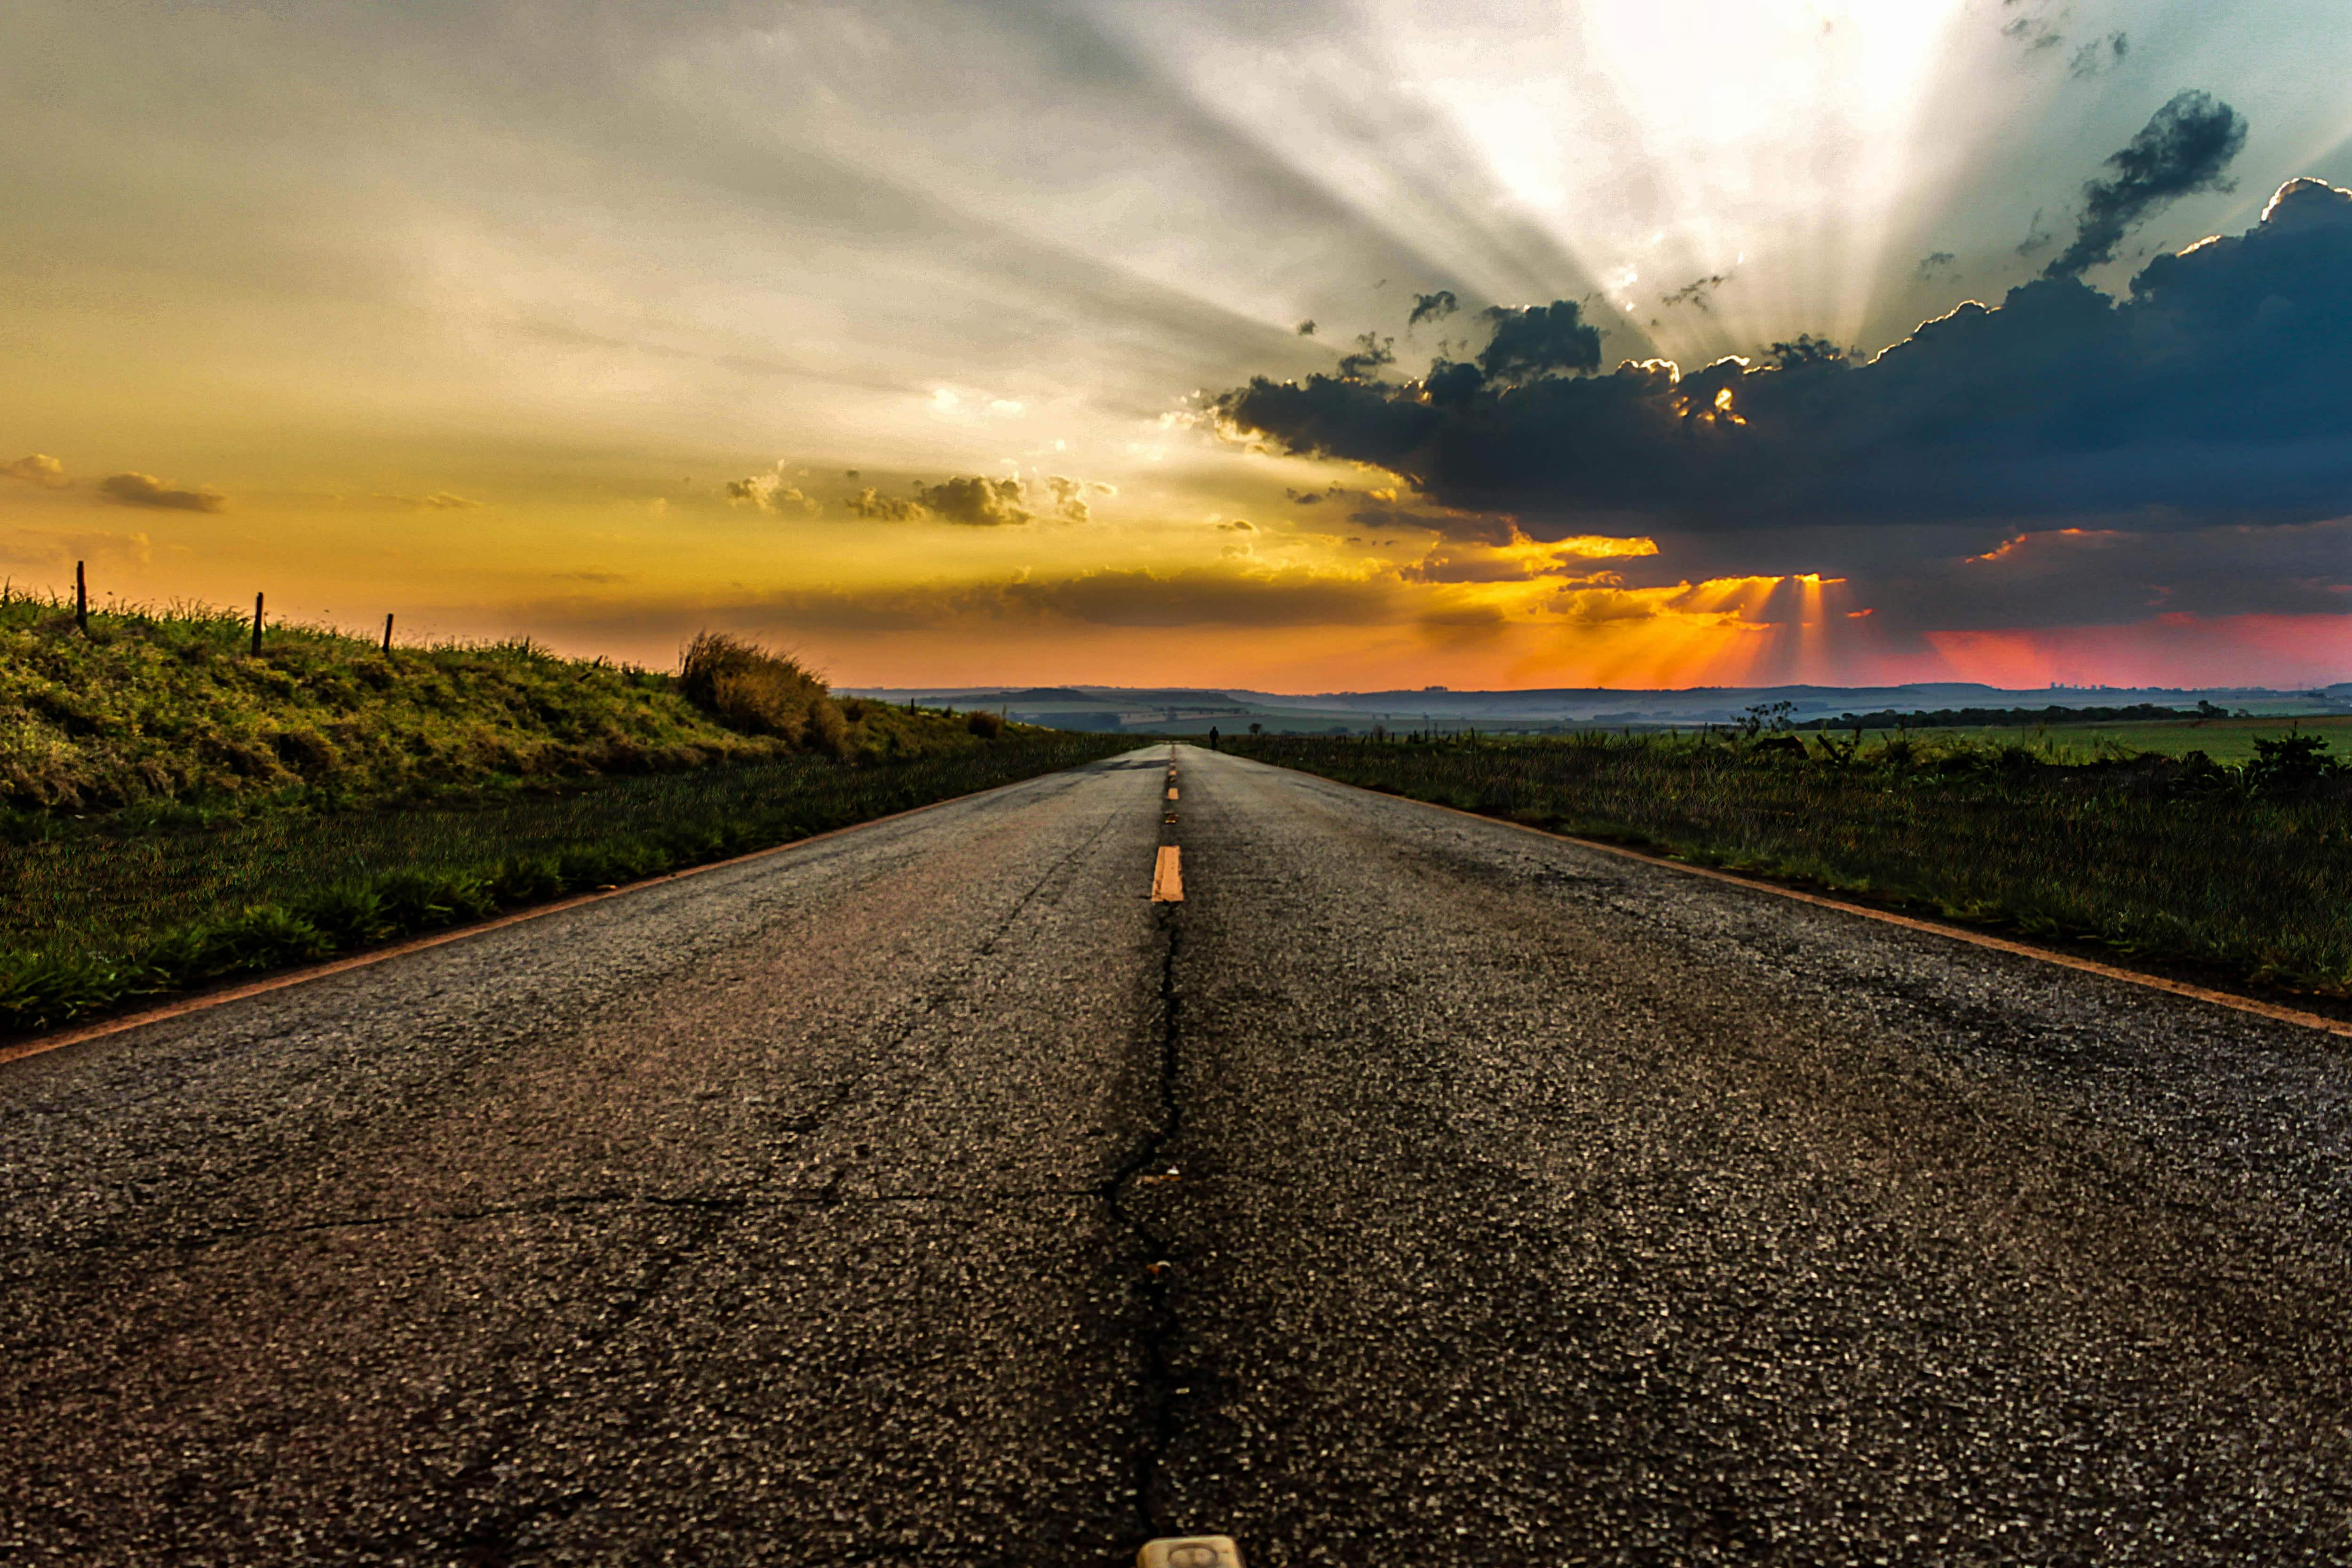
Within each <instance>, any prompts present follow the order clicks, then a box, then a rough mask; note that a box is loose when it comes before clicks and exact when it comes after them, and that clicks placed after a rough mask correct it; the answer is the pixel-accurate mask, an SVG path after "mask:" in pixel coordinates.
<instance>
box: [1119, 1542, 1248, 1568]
mask: <svg viewBox="0 0 2352 1568" xmlns="http://www.w3.org/2000/svg"><path fill="white" fill-rule="evenodd" d="M1135 1564H1136V1568H1242V1553H1241V1548H1240V1547H1238V1546H1235V1545H1234V1538H1233V1537H1232V1536H1230V1535H1179V1536H1171V1537H1170V1538H1168V1539H1167V1540H1164V1541H1147V1542H1144V1543H1143V1550H1142V1551H1140V1552H1137V1553H1136V1554H1135Z"/></svg>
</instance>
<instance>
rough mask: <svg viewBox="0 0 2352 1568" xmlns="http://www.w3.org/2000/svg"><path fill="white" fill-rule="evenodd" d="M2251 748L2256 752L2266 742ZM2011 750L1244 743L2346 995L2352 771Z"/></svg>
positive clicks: (1918, 906) (1922, 743)
mask: <svg viewBox="0 0 2352 1568" xmlns="http://www.w3.org/2000/svg"><path fill="white" fill-rule="evenodd" d="M2207 732H2208V733H2210V732H2211V727H2210V726H2209V728H2208V731H2207ZM2240 732H2241V733H2244V734H2246V735H2247V741H2246V744H2247V745H2248V746H2249V748H2251V746H2252V735H2253V734H2254V733H2259V732H2260V731H2259V730H2255V729H2249V730H2248V731H2240ZM1930 737H1932V739H1930ZM2000 738H2001V739H2002V740H2003V742H2004V745H2002V746H1990V745H1975V744H1971V743H1969V742H1968V741H1967V740H1965V739H1964V738H1962V737H1959V736H1958V735H1956V734H1954V733H1953V732H1951V731H1918V732H1915V734H1914V735H1913V736H1912V737H1909V738H1908V739H1900V740H1897V741H1896V742H1894V743H1892V744H1885V745H1865V746H1864V747H1863V748H1861V749H1860V750H1859V751H1857V752H1853V753H1852V754H1836V753H1831V752H1824V751H1823V750H1822V741H1821V740H1820V739H1819V738H1816V737H1811V736H1808V737H1806V738H1805V739H1804V740H1803V741H1802V742H1798V741H1796V739H1795V738H1793V737H1763V738H1760V739H1759V741H1758V742H1748V741H1728V740H1724V739H1706V738H1694V737H1683V738H1679V739H1675V738H1668V737H1663V736H1643V735H1638V734H1637V735H1633V736H1609V735H1587V736H1581V737H1575V738H1570V739H1563V740H1523V741H1521V740H1514V741H1492V740H1488V741H1447V742H1437V743H1434V744H1430V743H1399V742H1394V741H1391V742H1368V741H1362V740H1336V739H1335V740H1309V739H1301V738H1289V737H1271V736H1270V737H1266V738H1265V739H1262V740H1250V739H1248V738H1242V739H1240V740H1238V741H1236V742H1233V744H1232V746H1231V749H1233V750H1234V751H1237V752H1243V753H1244V754H1246V755H1250V756H1255V757H1257V758H1260V759H1262V760H1264V761H1266V762H1269V763H1279V764H1281V765H1283V766H1286V767H1295V768H1299V769H1303V770H1305V771H1307V772H1310V773H1321V774H1324V775H1326V776H1327V777H1330V778H1336V779H1339V780H1342V781H1344V782H1346V783H1349V784H1360V785H1363V786H1366V787H1369V788H1372V789H1379V790H1384V791H1388V792H1391V793H1393V794H1398V795H1410V796H1412V797H1414V798H1416V799H1422V800H1430V801H1436V802H1439V803H1442V804H1444V805H1453V806H1458V807H1460V808H1462V809H1465V810H1468V811H1476V812H1483V813H1486V814H1488V815H1492V816H1505V817H1508V818H1510V819H1512V820H1514V821H1519V822H1525V823H1528V824H1531V825H1536V826H1543V827H1547V828H1550V829H1553V830H1555V831H1558V832H1563V833H1569V834H1574V835H1578V836H1580V837H1597V838H1603V839H1608V840H1612V841H1616V842H1622V843H1627V844H1633V845H1642V846H1646V847H1652V848H1654V849H1658V850H1662V851H1664V852H1666V853H1668V854H1672V855H1675V856H1679V857H1681V858H1686V859H1689V860H1691V861H1693V862H1695V863H1699V864H1705V865H1712V866H1722V867H1727V868H1735V869H1739V870H1743V871H1748V872H1753V873H1757V874H1759V875H1764V876H1769V877H1775V878H1780V879H1788V880H1791V881H1796V882H1801V883H1807V884H1811V885H1813V886H1817V887H1822V888H1827V889H1834V890H1839V891H1843V892H1847V893H1852V894H1857V895H1861V896H1864V897H1866V898H1870V899H1874V900H1883V901H1885V902H1887V903H1890V904H1893V905H1895V906H1897V907H1902V908H1908V909H1914V910H1921V911H1924V912H1927V913H1931V914H1935V915H1938V916H1942V917H1945V918H1948V919H1953V920H1959V921H1970V922H1975V923H1979V924H1985V925H1990V926H1995V927H2005V928H2009V929H2011V930H2015V931H2021V932H2023V933H2025V934H2028V935H2031V936H2034V937H2038V938H2045V939H2057V940H2063V941H2072V942H2088V943H2095V944H2097V945H2099V946H2102V947H2105V948H2106V949H2108V950H2111V951H2113V952H2117V953H2120V954H2124V955H2126V956H2129V957H2132V958H2136V959H2138V960H2141V961H2143V962H2154V963H2185V964H2189V965H2194V966H2198V967H2199V968H2200V969H2201V970H2203V971H2206V972H2210V973H2211V974H2212V976H2213V977H2215V978H2223V979H2231V980H2235V981H2240V982H2247V983H2253V984H2268V985H2277V986H2286V987H2292V988H2297V989H2303V990H2307V991H2312V992H2317V993H2323V994H2331V995H2336V996H2341V995H2344V994H2347V992H2352V772H2347V771H2345V770H2344V769H2343V768H2342V767H2341V765H2340V764H2337V763H2330V762H2329V761H2328V760H2326V759H2325V758H2323V759H2320V760H2318V761H2317V762H2315V763H2312V762H2310V761H2309V760H2308V759H2306V765H2302V766H2300V767H2298V768H2285V769H2282V768H2280V767H2277V766H2272V767H2269V768H2268V769H2265V768H2264V767H2263V766H2260V765H2257V766H2249V767H2245V768H2231V767H2210V768H2200V767H2197V766H2193V765H2188V764H2183V763H2178V762H2174V761H2171V760H2168V759H2167V758H2165V757H2161V756H2144V757H2141V758H2139V759H2137V760H2136V761H2135V760H2126V759H2116V760H2111V761H2106V762H2096V761H2093V762H2086V763H2078V764H2074V765H2063V764H2059V763H2053V762H2050V761H2049V760H2047V759H2046V758H2043V757H2041V756H2039V755H2037V754H2036V753H2035V752H2034V751H2033V750H2032V748H2031V747H2030V745H2029V744H2027V742H2030V740H2031V735H2030V732H2029V733H2028V734H2026V735H2023V736H2021V735H2019V734H2018V733H2016V732H2015V731H2005V732H2002V734H2001V737H2000ZM1828 739H1829V740H1830V741H1831V742H1835V743H1837V744H1839V745H1840V746H1841V747H1842V746H1843V740H1844V737H1841V736H1838V735H1836V734H1834V733H1832V735H1831V736H1830V737H1828ZM1800 745H1801V748H1802V749H1801V750H1799V749H1797V748H1798V747H1799V746H1800ZM2182 749H2183V750H2184V751H2186V750H2189V749H2192V748H2187V747H2184V748H2182Z"/></svg>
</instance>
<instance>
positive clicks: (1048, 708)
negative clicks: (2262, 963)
mask: <svg viewBox="0 0 2352 1568" xmlns="http://www.w3.org/2000/svg"><path fill="white" fill-rule="evenodd" d="M858 694H859V695H865V696H873V697H880V698H887V699H889V700H893V701H906V700H914V701H917V702H920V703H925V704H946V705H950V706H954V707H988V708H999V709H1003V710H1007V711H1009V712H1010V713H1011V715H1012V717H1013V718H1014V719H1016V720H1019V721H1024V722H1027V723H1035V724H1052V725H1055V726H1057V727H1060V728H1064V729H1110V728H1113V727H1116V728H1118V729H1120V730H1124V731H1138V732H1152V733H1167V734H1192V733H1198V732H1200V731H1204V730H1206V729H1208V728H1209V727H1210V726H1211V725H1215V726H1218V727H1220V728H1223V729H1246V728H1247V727H1248V726H1249V725H1251V724H1253V723H1255V724H1256V725H1258V726H1260V727H1261V728H1262V729H1265V730H1266V731H1272V732H1275V733H1287V734H1356V733H1361V732H1364V731H1369V730H1371V729H1373V728H1375V727H1379V728H1385V729H1391V730H1396V729H1419V728H1423V727H1429V726H1436V727H1443V728H1470V727H1475V728H1480V729H1493V730H1531V731H1551V730H1561V729H1574V728H1578V727H1580V726H1582V727H1590V726H1593V725H1606V726H1608V727H1610V728H1612V729H1615V728H1620V727H1626V728H1634V729H1643V728H1647V729H1668V728H1688V727H1693V726H1698V725H1705V724H1724V723H1735V722H1737V721H1738V720H1739V718H1740V717H1741V715H1743V714H1744V713H1746V712H1747V710H1748V709H1750V708H1753V707H1759V706H1765V705H1769V704H1773V703H1780V702H1786V703H1788V704H1789V705H1790V710H1789V718H1790V720H1791V721H1794V722H1798V723H1804V722H1809V721H1820V720H1835V719H1838V718H1841V717H1843V716H1845V715H1849V714H1865V713H1886V712H1901V713H1916V712H1932V711H1937V710H1944V711H1957V710H1966V709H1978V710H2018V709H2034V710H2040V709H2044V708H2049V707H2053V706H2055V707H2060V708H2064V709H2067V710H2109V709H2117V710H2120V709H2132V708H2142V709H2145V708H2147V707H2158V708H2167V709H2190V710H2193V709H2195V708H2197V706H2198V705H2199V703H2200V702H2209V703H2211V704H2213V705H2214V706H2216V707H2220V708H2224V709H2228V710H2231V711H2232V712H2235V711H2238V710H2244V711H2246V712H2249V713H2252V714H2257V715H2261V716H2263V717H2271V716H2284V715H2288V714H2298V713H2310V714H2324V713H2346V712H2352V681H2347V682H2343V683H2340V684H2338V685H2336V686H2331V687H2327V688H2326V689H2322V690H2316V691H2309V690H2306V691H2280V690H2273V689H2267V688H2261V687H2207V688H2196V689H2178V688H2154V687H2134V688H2128V689H2126V688H2121V687H2073V686H2053V687H2032V688H2027V689H2005V688H2001V687H1994V686H1986V685H1982V684H1980V683H1978V682H1973V681H1958V680H1949V681H1916V682H1912V683H1910V684H1906V685H1901V686H1804V685H1794V686H1749V687H1739V686H1699V687H1686V688H1683V689H1675V690H1641V689H1626V688H1622V687H1550V688H1544V689H1533V690H1521V691H1453V690H1449V689H1445V688H1444V687H1426V688H1420V689H1407V690H1391V691H1318V692H1280V691H1259V690H1254V689H1246V688H1234V689H1224V690H1214V689H1202V688H1198V687H1122V686H1039V687H1027V688H1022V689H1008V688H1001V687H916V688H909V687H892V688H865V689H859V691H858Z"/></svg>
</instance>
